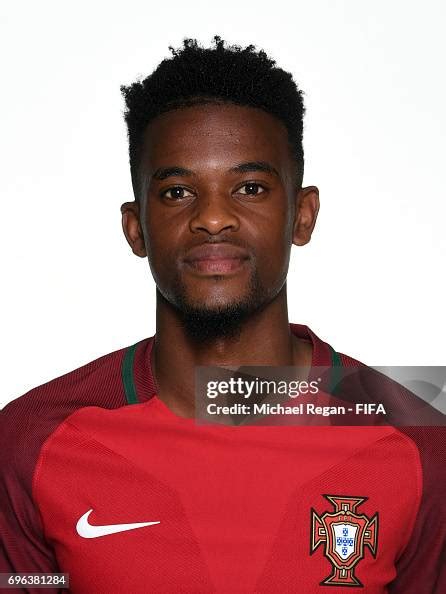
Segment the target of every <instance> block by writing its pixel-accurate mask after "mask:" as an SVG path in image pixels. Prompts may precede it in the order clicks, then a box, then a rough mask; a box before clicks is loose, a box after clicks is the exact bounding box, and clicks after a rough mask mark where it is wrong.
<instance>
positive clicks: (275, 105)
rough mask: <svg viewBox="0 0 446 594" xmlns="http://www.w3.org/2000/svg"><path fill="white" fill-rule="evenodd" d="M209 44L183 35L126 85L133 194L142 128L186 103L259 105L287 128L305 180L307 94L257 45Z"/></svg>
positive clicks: (137, 189)
mask: <svg viewBox="0 0 446 594" xmlns="http://www.w3.org/2000/svg"><path fill="white" fill-rule="evenodd" d="M213 42H214V45H213V47H210V48H203V47H201V46H200V45H199V44H198V42H197V40H196V39H184V41H183V46H182V47H181V48H179V49H174V48H173V47H169V49H170V51H171V53H172V57H170V58H166V59H165V60H163V61H162V62H161V63H160V64H159V65H158V67H157V68H156V69H155V70H154V71H153V72H152V74H150V75H149V76H147V78H145V79H144V80H142V81H137V82H134V83H133V84H131V85H129V86H125V85H122V86H121V93H122V94H123V96H124V99H125V104H126V111H125V113H124V118H125V121H126V123H127V128H128V140H129V156H130V170H131V175H132V184H133V189H134V193H135V197H136V198H137V199H138V198H139V193H140V180H139V177H140V176H139V167H140V160H141V153H142V147H143V138H144V132H145V129H146V127H147V125H148V124H149V122H150V121H151V120H153V119H154V118H155V117H156V116H158V115H160V114H161V113H164V112H166V111H171V110H173V109H179V108H181V107H186V106H188V105H194V104H200V103H209V102H213V101H215V102H227V103H233V104H236V105H243V106H247V107H256V108H260V109H263V110H264V111H266V112H268V113H270V114H272V115H273V116H275V117H277V118H278V119H279V120H280V121H281V122H282V123H283V124H284V125H285V127H286V129H287V131H288V137H289V141H290V146H291V150H292V154H293V156H294V158H295V160H296V162H297V172H296V174H297V184H298V186H299V187H300V186H301V184H302V177H303V169H304V151H303V146H302V133H303V116H304V113H305V107H304V103H303V92H302V91H301V90H299V89H298V87H297V85H296V83H295V82H294V80H293V77H292V76H291V74H290V73H289V72H285V71H284V70H282V69H281V68H278V67H277V66H276V62H275V61H274V60H273V59H271V58H270V57H268V56H267V54H266V53H265V52H264V51H263V50H260V51H256V48H255V46H254V45H248V46H247V47H245V48H241V47H239V46H237V45H231V46H228V45H227V44H226V42H225V41H224V40H222V39H221V37H219V36H217V35H216V36H215V37H214V38H213Z"/></svg>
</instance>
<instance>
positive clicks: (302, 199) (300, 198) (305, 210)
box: [293, 186, 319, 245]
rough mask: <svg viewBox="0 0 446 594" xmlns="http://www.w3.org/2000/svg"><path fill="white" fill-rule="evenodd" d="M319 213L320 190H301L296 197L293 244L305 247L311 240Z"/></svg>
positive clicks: (314, 188)
mask: <svg viewBox="0 0 446 594" xmlns="http://www.w3.org/2000/svg"><path fill="white" fill-rule="evenodd" d="M318 212H319V190H318V189H317V188H316V186H308V187H307V188H301V189H300V190H299V191H298V193H297V195H296V215H295V218H294V230H293V243H294V244H295V245H305V244H307V243H308V242H309V241H310V239H311V234H312V233H313V229H314V226H315V224H316V219H317V213H318Z"/></svg>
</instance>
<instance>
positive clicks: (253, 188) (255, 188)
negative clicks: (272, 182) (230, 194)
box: [237, 182, 265, 196]
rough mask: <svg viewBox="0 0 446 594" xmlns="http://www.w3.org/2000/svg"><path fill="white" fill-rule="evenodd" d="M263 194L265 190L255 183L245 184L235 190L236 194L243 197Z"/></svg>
mask: <svg viewBox="0 0 446 594" xmlns="http://www.w3.org/2000/svg"><path fill="white" fill-rule="evenodd" d="M263 192H265V188H264V187H263V186H262V185H260V184H258V183H256V182H247V183H246V184H243V186H241V187H240V188H239V189H238V190H237V194H243V195H244V196H257V195H258V194H262V193H263Z"/></svg>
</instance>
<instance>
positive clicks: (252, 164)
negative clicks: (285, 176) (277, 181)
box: [230, 161, 280, 177]
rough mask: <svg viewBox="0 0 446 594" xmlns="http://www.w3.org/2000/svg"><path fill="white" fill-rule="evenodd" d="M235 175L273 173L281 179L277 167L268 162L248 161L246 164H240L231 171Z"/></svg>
mask: <svg viewBox="0 0 446 594" xmlns="http://www.w3.org/2000/svg"><path fill="white" fill-rule="evenodd" d="M230 171H231V172H233V173H250V172H252V171H262V172H263V173H271V174H273V175H276V176H277V177H280V175H279V172H278V171H277V169H276V168H275V167H273V166H272V165H271V164H270V163H267V162H266V161H247V162H246V163H239V164H238V165H235V166H234V167H231V169H230Z"/></svg>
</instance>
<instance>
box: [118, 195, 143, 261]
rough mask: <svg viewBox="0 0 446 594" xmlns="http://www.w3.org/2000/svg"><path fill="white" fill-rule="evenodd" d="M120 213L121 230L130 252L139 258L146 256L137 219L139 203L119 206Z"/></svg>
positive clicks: (134, 202)
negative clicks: (130, 249)
mask: <svg viewBox="0 0 446 594" xmlns="http://www.w3.org/2000/svg"><path fill="white" fill-rule="evenodd" d="M121 212H122V230H123V231H124V235H125V238H126V239H127V243H128V244H129V246H130V247H131V248H132V252H133V253H134V254H135V255H136V256H139V257H140V258H145V257H146V256H147V251H146V245H145V243H144V234H143V232H142V229H141V224H140V218H139V203H138V202H136V201H135V200H134V201H133V202H124V204H122V205H121Z"/></svg>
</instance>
